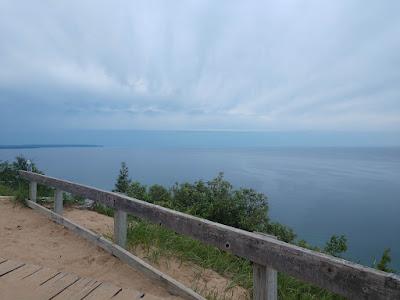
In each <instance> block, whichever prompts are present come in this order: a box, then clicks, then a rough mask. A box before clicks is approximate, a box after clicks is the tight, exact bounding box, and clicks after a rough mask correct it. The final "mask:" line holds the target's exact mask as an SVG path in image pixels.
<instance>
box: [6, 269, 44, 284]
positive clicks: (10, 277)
mask: <svg viewBox="0 0 400 300" xmlns="http://www.w3.org/2000/svg"><path fill="white" fill-rule="evenodd" d="M40 269H41V267H38V266H35V265H23V266H22V267H20V268H18V269H16V270H14V271H12V272H10V273H7V274H5V275H3V276H1V277H0V281H2V282H5V283H7V282H11V281H15V280H22V279H23V278H24V277H27V276H30V275H32V274H33V273H35V272H37V271H39V270H40Z"/></svg>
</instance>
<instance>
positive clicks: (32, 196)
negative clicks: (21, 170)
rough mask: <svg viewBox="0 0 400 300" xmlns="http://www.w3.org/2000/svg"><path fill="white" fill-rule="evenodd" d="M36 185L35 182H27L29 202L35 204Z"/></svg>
mask: <svg viewBox="0 0 400 300" xmlns="http://www.w3.org/2000/svg"><path fill="white" fill-rule="evenodd" d="M36 194H37V183H36V182H35V181H31V182H29V200H31V201H33V202H36Z"/></svg>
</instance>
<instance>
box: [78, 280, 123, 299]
mask: <svg viewBox="0 0 400 300" xmlns="http://www.w3.org/2000/svg"><path fill="white" fill-rule="evenodd" d="M121 290H122V289H121V288H117V287H115V286H113V285H111V284H107V283H102V284H100V285H99V286H98V287H97V288H95V289H94V290H93V291H91V292H90V293H89V294H88V295H87V296H86V297H85V300H109V299H111V298H112V297H113V296H114V295H116V294H117V293H118V292H120V291H121Z"/></svg>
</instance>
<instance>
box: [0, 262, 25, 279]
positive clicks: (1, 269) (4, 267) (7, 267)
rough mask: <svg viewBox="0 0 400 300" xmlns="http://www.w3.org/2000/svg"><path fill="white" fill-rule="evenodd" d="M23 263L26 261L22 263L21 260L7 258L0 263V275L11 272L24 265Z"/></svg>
mask: <svg viewBox="0 0 400 300" xmlns="http://www.w3.org/2000/svg"><path fill="white" fill-rule="evenodd" d="M23 265H24V263H21V262H17V261H13V260H7V261H5V262H3V263H1V264H0V276H3V275H5V274H7V273H10V272H12V271H14V270H16V269H18V268H20V267H22V266H23Z"/></svg>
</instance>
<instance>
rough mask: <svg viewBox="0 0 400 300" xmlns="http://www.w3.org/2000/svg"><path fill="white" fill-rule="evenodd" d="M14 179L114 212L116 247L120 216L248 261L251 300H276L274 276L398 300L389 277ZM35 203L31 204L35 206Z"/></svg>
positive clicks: (49, 182)
mask: <svg viewBox="0 0 400 300" xmlns="http://www.w3.org/2000/svg"><path fill="white" fill-rule="evenodd" d="M20 175H21V177H22V178H24V179H26V180H29V181H30V182H31V185H30V186H31V187H34V188H35V189H36V184H42V185H46V186H50V187H53V188H55V189H56V190H57V189H58V190H61V191H65V192H68V193H71V194H74V195H79V196H82V197H85V198H88V199H91V200H94V201H96V202H98V203H101V204H103V205H106V206H108V207H110V208H114V209H115V210H116V211H117V214H116V220H115V224H116V227H117V228H116V229H115V230H116V231H115V234H116V238H117V240H118V243H119V245H124V244H125V241H126V215H125V216H124V214H123V213H121V212H125V213H129V214H131V215H134V216H137V217H140V218H142V219H145V220H148V221H150V222H153V223H155V224H159V225H162V226H165V227H167V228H169V229H172V230H174V231H175V232H177V233H180V234H183V235H186V236H189V237H191V238H194V239H197V240H199V241H202V242H204V243H206V244H209V245H213V246H215V247H217V248H219V249H222V250H225V251H228V252H231V253H233V254H235V255H237V256H240V257H243V258H245V259H248V260H250V261H251V262H253V263H255V264H256V265H257V269H256V268H255V269H254V274H256V275H257V276H255V279H254V280H255V282H254V286H255V291H254V297H255V298H256V299H276V298H277V292H276V289H277V283H276V282H277V281H276V271H275V270H277V271H279V272H283V273H286V274H288V275H290V276H293V277H295V278H297V279H300V280H302V281H305V282H309V283H312V284H315V285H317V286H320V287H322V288H325V289H327V290H329V291H331V292H334V293H337V294H339V295H342V296H345V297H348V298H350V299H400V276H398V275H395V274H390V273H385V272H381V271H378V270H375V269H372V268H369V267H365V266H362V265H359V264H356V263H353V262H350V261H346V260H344V259H340V258H336V257H332V256H330V255H326V254H323V253H319V252H315V251H312V250H308V249H304V248H301V247H298V246H295V245H292V244H288V243H285V242H282V241H279V240H276V239H275V238H273V237H270V236H264V235H261V234H258V233H253V232H248V231H245V230H241V229H237V228H233V227H230V226H225V225H222V224H219V223H215V222H211V221H208V220H205V219H201V218H197V217H194V216H191V215H188V214H184V213H181V212H177V211H174V210H171V209H167V208H164V207H161V206H158V205H154V204H151V203H148V202H145V201H141V200H138V199H134V198H130V197H128V196H125V195H121V194H118V193H113V192H108V191H104V190H100V189H97V188H94V187H89V186H85V185H82V184H77V183H73V182H69V181H66V180H60V179H56V178H53V177H49V176H44V175H39V174H36V173H32V172H27V171H20ZM33 194H35V193H34V192H33V191H31V195H33ZM35 198H36V195H35ZM35 198H33V199H31V200H32V201H35ZM261 267H264V268H261ZM274 274H275V275H274ZM262 282H264V283H262ZM260 289H262V291H261V290H260Z"/></svg>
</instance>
